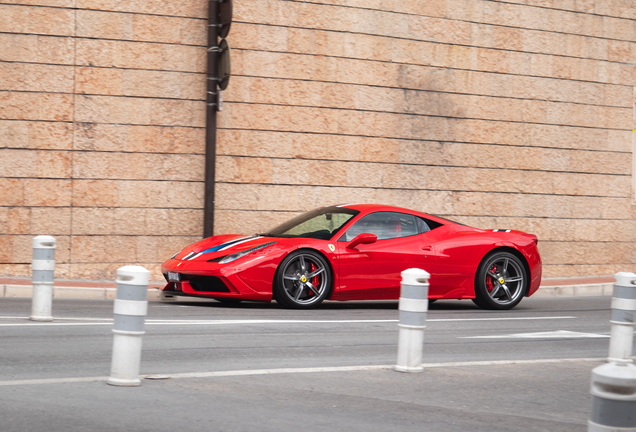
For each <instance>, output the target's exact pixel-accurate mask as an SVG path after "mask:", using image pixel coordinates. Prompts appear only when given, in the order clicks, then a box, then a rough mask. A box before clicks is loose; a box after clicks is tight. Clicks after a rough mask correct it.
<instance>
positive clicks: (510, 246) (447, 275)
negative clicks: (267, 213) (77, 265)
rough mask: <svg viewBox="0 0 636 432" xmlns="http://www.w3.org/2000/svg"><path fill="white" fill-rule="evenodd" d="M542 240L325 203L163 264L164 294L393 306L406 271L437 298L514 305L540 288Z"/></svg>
mask: <svg viewBox="0 0 636 432" xmlns="http://www.w3.org/2000/svg"><path fill="white" fill-rule="evenodd" d="M537 243H538V240H537V237H536V236H535V235H533V234H526V233H524V232H521V231H515V230H509V229H488V230H486V229H478V228H472V227H469V226H466V225H462V224H459V223H456V222H451V221H449V220H446V219H444V218H441V217H437V216H433V215H429V214H425V213H420V212H417V211H413V210H407V209H403V208H398V207H389V206H383V205H370V204H360V205H337V206H330V207H322V208H319V209H316V210H313V211H310V212H307V213H304V214H302V215H300V216H298V217H295V218H293V219H291V220H289V221H288V222H285V223H283V224H282V225H279V226H278V227H276V228H274V229H272V230H270V231H269V232H267V233H264V234H255V235H253V236H245V235H218V236H214V237H209V238H206V239H204V240H201V241H199V242H197V243H194V244H192V245H190V246H188V247H186V248H185V249H183V250H182V251H181V252H178V253H177V254H175V255H174V256H173V257H172V258H170V259H169V260H167V261H166V262H164V263H163V265H162V273H163V274H164V277H165V278H166V281H167V285H166V286H165V287H164V288H163V295H164V296H165V297H168V296H195V297H208V298H213V299H216V300H219V301H221V302H227V303H232V302H238V301H241V300H257V301H271V300H272V299H274V300H276V301H277V302H278V303H279V304H281V305H283V306H286V307H290V308H311V307H315V306H318V305H319V304H320V303H321V302H322V301H323V300H325V299H328V300H388V299H391V300H395V299H398V298H399V296H400V280H401V276H400V273H401V272H402V271H403V270H405V269H408V268H420V269H424V270H426V271H427V272H428V273H430V275H431V276H430V280H429V283H430V287H429V300H436V299H471V300H472V301H473V302H474V303H475V304H477V305H478V306H480V307H482V308H485V309H511V308H513V307H515V306H516V305H517V304H518V303H519V302H520V301H521V299H522V298H523V297H525V296H530V295H532V294H533V293H534V292H536V291H537V289H538V288H539V284H540V282H541V257H540V256H539V251H538V249H537Z"/></svg>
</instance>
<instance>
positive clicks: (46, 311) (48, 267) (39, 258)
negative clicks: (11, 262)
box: [29, 235, 55, 321]
mask: <svg viewBox="0 0 636 432" xmlns="http://www.w3.org/2000/svg"><path fill="white" fill-rule="evenodd" d="M31 268H32V270H33V274H32V276H31V279H32V283H33V297H32V299H31V317H30V318H29V319H31V320H33V321H53V315H52V314H51V309H52V306H51V305H52V303H53V272H54V270H55V238H54V237H51V236H47V235H40V236H37V237H33V261H32V262H31Z"/></svg>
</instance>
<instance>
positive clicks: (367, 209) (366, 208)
mask: <svg viewBox="0 0 636 432" xmlns="http://www.w3.org/2000/svg"><path fill="white" fill-rule="evenodd" d="M334 207H345V208H349V209H353V210H358V211H360V212H362V213H372V212H377V211H389V212H397V213H408V214H413V215H418V216H422V217H425V218H430V219H432V220H434V221H436V222H439V223H441V224H443V225H447V224H453V225H457V222H453V221H451V220H448V219H444V218H441V217H439V216H435V215H431V214H428V213H424V212H421V211H417V210H411V209H407V208H404V207H396V206H390V205H384V204H338V205H335V206H334Z"/></svg>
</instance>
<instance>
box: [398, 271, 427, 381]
mask: <svg viewBox="0 0 636 432" xmlns="http://www.w3.org/2000/svg"><path fill="white" fill-rule="evenodd" d="M429 277H430V275H429V274H428V272H426V271H424V270H421V269H407V270H404V271H403V272H402V284H401V291H400V303H399V307H398V308H399V310H400V322H399V324H398V327H399V329H400V334H399V340H398V355H397V364H396V365H395V370H396V371H398V372H421V371H423V370H424V368H423V367H422V348H423V345H424V329H425V328H426V312H427V311H428V278H429Z"/></svg>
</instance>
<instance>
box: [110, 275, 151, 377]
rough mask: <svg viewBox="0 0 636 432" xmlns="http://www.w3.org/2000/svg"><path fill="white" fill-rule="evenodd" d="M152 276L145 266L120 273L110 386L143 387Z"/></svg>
mask: <svg viewBox="0 0 636 432" xmlns="http://www.w3.org/2000/svg"><path fill="white" fill-rule="evenodd" d="M149 277H150V272H149V271H148V270H146V269H145V268H143V267H141V266H124V267H121V268H119V269H118V270H117V298H116V299H115V305H114V312H115V325H114V328H113V333H114V336H113V358H112V362H111V368H110V378H108V381H107V382H108V384H110V385H116V386H127V387H134V386H139V385H141V380H140V379H139V368H140V364H141V338H142V336H143V335H144V334H145V333H146V332H145V331H144V320H145V317H146V315H147V313H148V300H147V298H148V279H149Z"/></svg>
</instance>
